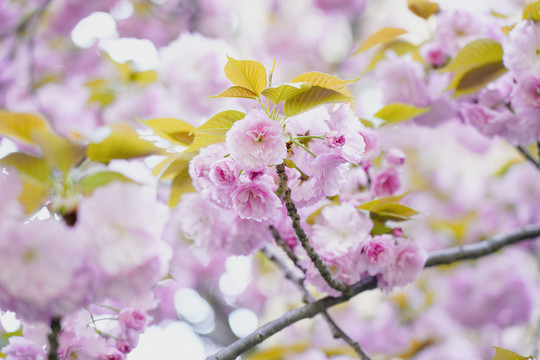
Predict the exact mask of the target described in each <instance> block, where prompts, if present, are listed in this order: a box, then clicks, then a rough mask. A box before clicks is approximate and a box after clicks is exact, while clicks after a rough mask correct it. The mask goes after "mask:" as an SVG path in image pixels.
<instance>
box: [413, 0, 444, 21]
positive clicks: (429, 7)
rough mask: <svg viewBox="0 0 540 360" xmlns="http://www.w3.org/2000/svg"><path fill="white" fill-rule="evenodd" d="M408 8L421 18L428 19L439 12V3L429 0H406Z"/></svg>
mask: <svg viewBox="0 0 540 360" xmlns="http://www.w3.org/2000/svg"><path fill="white" fill-rule="evenodd" d="M407 4H408V6H409V10H411V11H412V12H413V13H414V14H415V15H418V16H420V17H421V18H424V19H428V18H429V17H430V16H431V15H433V14H436V13H438V12H439V4H437V3H435V2H433V1H429V0H407Z"/></svg>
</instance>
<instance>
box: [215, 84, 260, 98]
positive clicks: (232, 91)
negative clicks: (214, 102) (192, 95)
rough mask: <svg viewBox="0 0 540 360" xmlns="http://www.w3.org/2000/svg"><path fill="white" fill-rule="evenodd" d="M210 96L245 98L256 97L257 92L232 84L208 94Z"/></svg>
mask: <svg viewBox="0 0 540 360" xmlns="http://www.w3.org/2000/svg"><path fill="white" fill-rule="evenodd" d="M263 93H264V91H263ZM210 97H211V98H230V97H237V98H246V99H257V94H255V93H254V92H253V91H251V90H249V89H246V88H245V87H242V86H232V87H230V88H228V89H225V90H223V91H222V92H220V93H219V94H217V95H214V96H210Z"/></svg>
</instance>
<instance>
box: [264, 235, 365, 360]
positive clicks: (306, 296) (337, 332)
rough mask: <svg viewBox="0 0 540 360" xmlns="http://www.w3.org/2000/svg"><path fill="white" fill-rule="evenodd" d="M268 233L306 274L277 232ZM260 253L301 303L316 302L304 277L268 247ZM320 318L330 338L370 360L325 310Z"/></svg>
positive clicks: (361, 357) (362, 357)
mask: <svg viewBox="0 0 540 360" xmlns="http://www.w3.org/2000/svg"><path fill="white" fill-rule="evenodd" d="M270 231H272V235H273V236H274V239H275V240H276V243H277V244H278V245H279V246H280V247H281V248H282V249H283V250H284V251H285V252H286V253H287V255H288V256H289V258H290V259H291V261H292V262H293V263H294V265H295V266H296V268H298V269H300V270H301V271H302V272H304V273H305V272H306V271H305V269H303V268H302V267H301V266H300V265H299V264H298V262H297V261H298V258H297V257H296V255H295V254H294V253H293V252H292V249H291V248H290V247H289V245H288V244H287V243H286V242H285V241H284V240H283V238H282V237H281V235H280V234H279V232H278V231H277V230H276V228H274V227H273V226H272V225H270ZM262 253H263V254H264V255H265V256H266V257H267V258H268V259H269V260H271V261H273V262H274V263H275V264H276V265H277V266H278V268H279V269H280V270H281V271H282V272H283V274H284V275H285V278H287V279H289V280H291V281H292V282H293V283H294V284H295V285H296V287H297V288H298V289H299V290H300V292H301V293H302V301H303V302H304V303H306V304H309V303H312V302H314V301H316V300H317V299H316V298H315V296H313V294H312V293H310V292H309V291H308V290H307V289H306V287H305V286H304V279H305V278H304V277H303V276H299V275H297V274H296V273H295V272H294V271H293V269H291V268H290V267H289V266H287V264H286V263H285V261H283V259H281V257H279V256H278V255H277V254H276V253H275V252H274V251H273V250H272V249H271V248H270V247H268V246H266V247H264V248H263V249H262ZM321 316H322V317H323V318H324V320H325V321H326V323H327V324H328V326H329V327H330V331H331V332H332V336H333V337H334V339H342V340H344V341H345V342H346V343H347V344H348V345H349V346H350V347H351V348H352V349H353V350H354V351H355V352H356V354H357V355H358V357H359V358H360V359H362V360H371V358H370V357H369V355H367V354H366V353H365V352H364V350H362V348H361V347H360V344H358V342H356V341H354V340H353V339H351V337H349V335H347V333H345V331H343V330H342V329H341V328H340V327H339V326H338V325H337V324H336V322H335V321H334V320H333V319H332V317H331V316H330V314H328V312H327V311H326V310H325V311H323V312H322V313H321Z"/></svg>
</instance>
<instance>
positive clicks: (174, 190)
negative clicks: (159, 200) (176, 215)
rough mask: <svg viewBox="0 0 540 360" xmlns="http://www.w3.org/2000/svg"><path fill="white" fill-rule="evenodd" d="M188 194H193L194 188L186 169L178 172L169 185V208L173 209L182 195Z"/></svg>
mask: <svg viewBox="0 0 540 360" xmlns="http://www.w3.org/2000/svg"><path fill="white" fill-rule="evenodd" d="M188 192H195V188H194V187H193V184H192V182H191V177H189V173H188V170H187V168H186V169H185V170H183V171H182V172H180V173H179V174H178V175H176V177H175V178H174V179H173V181H172V184H171V194H170V196H169V203H168V205H169V207H171V208H173V207H175V206H176V205H178V203H179V202H180V198H181V196H182V195H183V194H185V193H188Z"/></svg>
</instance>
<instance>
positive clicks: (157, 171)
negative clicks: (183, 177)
mask: <svg viewBox="0 0 540 360" xmlns="http://www.w3.org/2000/svg"><path fill="white" fill-rule="evenodd" d="M194 156H195V153H193V152H184V153H181V154H179V155H175V156H170V157H168V158H165V159H163V161H161V162H160V163H159V164H157V165H156V166H155V167H154V168H153V169H152V175H154V176H157V177H158V178H159V179H161V180H168V179H173V178H174V177H176V175H178V174H179V173H181V172H182V171H184V170H185V169H187V168H188V167H189V162H190V161H191V159H193V157H194Z"/></svg>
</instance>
